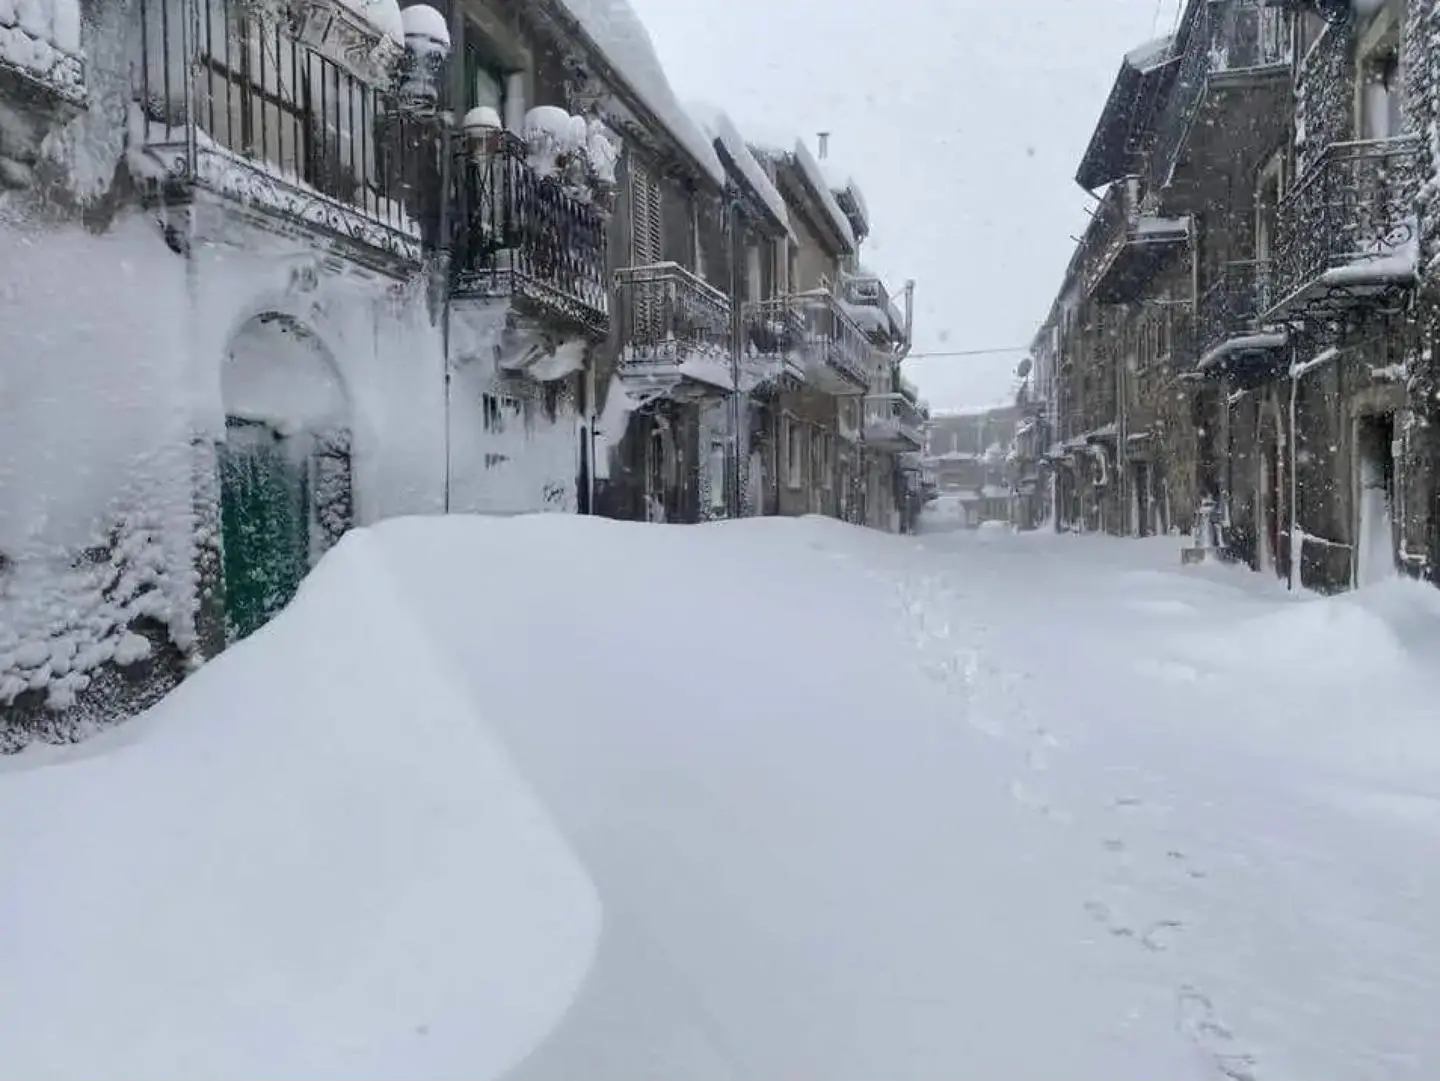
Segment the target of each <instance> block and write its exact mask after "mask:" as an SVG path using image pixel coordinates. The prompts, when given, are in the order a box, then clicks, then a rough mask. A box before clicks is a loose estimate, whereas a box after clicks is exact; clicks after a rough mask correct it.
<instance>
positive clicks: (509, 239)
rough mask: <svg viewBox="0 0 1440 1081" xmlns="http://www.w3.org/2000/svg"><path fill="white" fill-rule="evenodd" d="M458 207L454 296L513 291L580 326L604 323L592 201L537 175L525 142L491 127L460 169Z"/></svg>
mask: <svg viewBox="0 0 1440 1081" xmlns="http://www.w3.org/2000/svg"><path fill="white" fill-rule="evenodd" d="M460 181H461V193H460V194H461V199H462V205H463V207H464V213H463V215H462V218H461V226H460V235H459V236H458V238H457V240H456V243H455V247H454V250H453V252H452V260H453V274H454V280H455V286H454V287H455V291H456V293H457V295H483V296H512V295H513V296H520V297H524V298H526V299H528V300H530V301H532V302H534V303H536V304H538V305H540V306H542V307H543V308H546V309H547V310H550V311H553V312H555V313H557V314H559V315H561V316H563V317H566V318H570V319H573V320H575V321H576V322H578V323H580V324H581V325H583V326H586V327H591V328H594V329H596V330H601V331H603V330H604V329H606V328H608V326H609V318H610V299H609V290H608V289H607V286H606V280H605V278H606V260H607V257H608V256H607V253H608V250H609V246H608V244H607V240H606V231H605V219H604V216H603V215H602V214H601V212H600V209H599V208H598V207H597V206H595V205H594V204H593V203H587V202H584V201H582V200H581V199H580V198H578V197H577V196H576V195H574V194H573V193H572V192H570V191H569V190H567V189H566V188H565V187H564V185H563V184H562V183H561V181H560V179H559V178H558V177H542V176H540V175H539V173H537V172H536V171H535V169H533V168H532V167H531V165H530V162H529V159H528V151H527V149H526V146H525V143H524V141H523V140H521V139H520V138H519V137H517V136H515V135H512V134H510V133H509V132H499V133H496V134H495V136H494V137H493V139H492V142H491V144H490V146H489V149H488V150H483V151H481V152H479V153H476V154H473V155H471V156H468V157H467V158H465V159H464V161H463V162H462V164H461V167H460Z"/></svg>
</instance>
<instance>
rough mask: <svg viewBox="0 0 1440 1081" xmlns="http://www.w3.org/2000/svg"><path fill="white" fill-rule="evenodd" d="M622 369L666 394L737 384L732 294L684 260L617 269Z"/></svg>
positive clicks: (633, 379)
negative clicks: (732, 352)
mask: <svg viewBox="0 0 1440 1081" xmlns="http://www.w3.org/2000/svg"><path fill="white" fill-rule="evenodd" d="M615 321H616V326H617V328H618V330H619V336H620V363H619V372H620V376H621V378H622V379H624V380H625V381H626V382H627V383H631V384H634V385H636V386H638V387H639V388H641V389H642V390H643V389H650V390H653V391H656V392H659V393H665V394H687V395H689V396H697V395H704V394H706V393H714V392H715V391H717V390H718V391H724V392H728V391H732V390H734V389H735V379H734V370H733V368H732V367H731V364H732V360H731V356H730V337H731V328H730V298H729V297H727V296H726V295H725V294H724V293H722V292H720V290H718V289H716V288H715V287H714V286H712V285H710V284H709V283H707V282H705V281H704V280H702V279H701V278H699V277H698V276H696V275H695V274H692V273H691V272H690V271H688V270H686V269H685V268H684V267H682V266H681V265H680V264H679V263H656V264H655V265H653V266H643V267H626V268H624V269H622V270H618V271H616V272H615Z"/></svg>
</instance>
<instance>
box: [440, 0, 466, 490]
mask: <svg viewBox="0 0 1440 1081" xmlns="http://www.w3.org/2000/svg"><path fill="white" fill-rule="evenodd" d="M450 41H451V52H450V69H449V75H450V88H449V89H450V93H449V98H450V101H449V105H450V122H449V123H446V120H445V111H444V110H443V109H442V110H440V112H439V113H438V115H437V120H438V121H439V128H440V236H439V238H438V239H439V242H440V252H439V264H440V265H439V267H438V268H437V272H438V274H439V289H440V352H441V357H442V362H443V363H444V365H445V434H444V443H445V498H444V510H445V513H446V514H449V513H450V487H451V469H452V466H451V431H450V429H451V425H452V421H451V418H450V407H451V391H452V387H451V384H452V382H453V377H452V375H451V370H450V252H451V244H452V240H453V238H452V237H451V236H450V229H451V224H450V204H451V200H452V198H453V196H454V194H455V193H454V192H453V191H452V190H451V189H452V188H453V186H454V168H455V163H454V150H455V148H454V145H453V142H452V135H453V134H454V130H455V129H454V120H455V115H454V114H455V110H456V109H457V108H458V107H459V106H460V105H462V104H463V103H464V101H465V13H464V10H463V9H462V6H461V5H460V4H452V5H451V6H450ZM457 58H458V59H457Z"/></svg>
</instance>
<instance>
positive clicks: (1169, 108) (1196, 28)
mask: <svg viewBox="0 0 1440 1081" xmlns="http://www.w3.org/2000/svg"><path fill="white" fill-rule="evenodd" d="M1290 19H1291V14H1290V11H1289V10H1288V9H1286V8H1283V7H1281V6H1279V5H1277V4H1275V3H1273V2H1272V0H1198V6H1197V9H1196V13H1195V22H1194V24H1193V26H1192V27H1191V28H1190V31H1189V36H1188V37H1187V38H1186V41H1185V52H1184V54H1183V55H1182V56H1181V58H1180V67H1179V70H1178V71H1177V72H1176V74H1175V81H1174V83H1173V84H1172V86H1171V90H1170V97H1169V99H1168V101H1167V102H1166V104H1165V107H1164V109H1163V111H1162V112H1161V114H1160V117H1159V121H1158V122H1157V124H1156V125H1155V142H1154V145H1153V146H1152V148H1151V154H1150V165H1151V171H1150V183H1151V186H1152V187H1154V188H1163V187H1165V186H1166V185H1167V184H1168V183H1169V182H1170V176H1171V174H1172V173H1173V172H1174V169H1175V165H1176V163H1177V162H1178V161H1179V160H1180V154H1181V152H1182V151H1183V150H1184V147H1185V143H1186V140H1188V139H1189V137H1190V129H1191V126H1192V125H1193V124H1194V123H1195V117H1196V115H1197V114H1198V113H1199V111H1200V105H1201V103H1202V102H1203V101H1204V100H1205V94H1206V91H1207V90H1208V88H1209V85H1210V80H1211V78H1212V77H1213V76H1215V75H1220V74H1226V73H1230V72H1240V71H1259V70H1264V69H1267V68H1276V69H1280V68H1284V67H1285V66H1286V65H1288V64H1289V62H1290V50H1291V43H1290V41H1291V39H1290V25H1291V24H1290Z"/></svg>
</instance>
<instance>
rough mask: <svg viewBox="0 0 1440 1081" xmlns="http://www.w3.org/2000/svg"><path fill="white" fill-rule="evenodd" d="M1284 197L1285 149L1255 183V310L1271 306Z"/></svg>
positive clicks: (1276, 154) (1265, 309)
mask: <svg viewBox="0 0 1440 1081" xmlns="http://www.w3.org/2000/svg"><path fill="white" fill-rule="evenodd" d="M1284 197H1285V152H1284V151H1283V150H1277V151H1276V152H1275V154H1274V155H1273V156H1272V157H1271V158H1270V160H1269V161H1268V162H1267V163H1266V165H1265V168H1264V169H1262V170H1261V171H1260V179H1259V183H1257V184H1256V186H1255V312H1256V314H1257V315H1258V314H1261V313H1264V312H1265V311H1267V310H1268V309H1269V307H1270V302H1271V300H1272V299H1273V298H1272V297H1271V296H1270V262H1271V260H1272V259H1273V258H1274V257H1275V236H1276V233H1277V232H1278V231H1279V228H1280V201H1281V200H1282V199H1283V198H1284Z"/></svg>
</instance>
